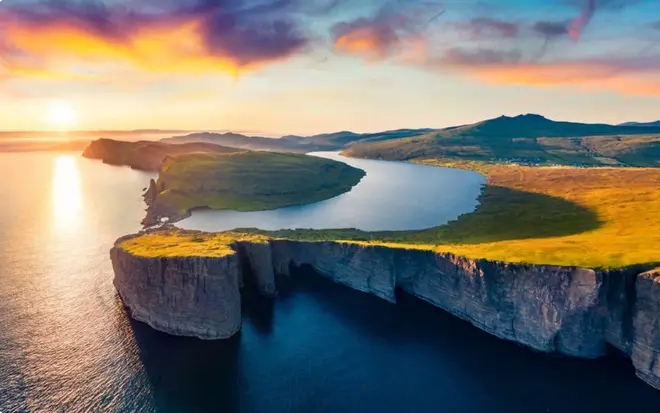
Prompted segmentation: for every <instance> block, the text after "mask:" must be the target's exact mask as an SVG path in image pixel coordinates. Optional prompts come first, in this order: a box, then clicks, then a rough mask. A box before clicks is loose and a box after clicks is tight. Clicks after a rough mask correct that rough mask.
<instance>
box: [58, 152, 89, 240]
mask: <svg viewBox="0 0 660 413" xmlns="http://www.w3.org/2000/svg"><path fill="white" fill-rule="evenodd" d="M54 168H55V169H54V172H53V185H52V202H53V204H52V205H53V216H54V218H55V224H56V225H57V226H58V227H59V228H67V227H69V226H70V225H72V224H73V223H74V222H75V221H76V220H77V218H78V217H79V214H80V212H81V210H82V193H81V190H80V173H79V171H78V164H77V162H76V160H75V158H74V157H73V156H68V155H67V156H64V155H63V156H59V157H58V158H56V159H55V166H54Z"/></svg>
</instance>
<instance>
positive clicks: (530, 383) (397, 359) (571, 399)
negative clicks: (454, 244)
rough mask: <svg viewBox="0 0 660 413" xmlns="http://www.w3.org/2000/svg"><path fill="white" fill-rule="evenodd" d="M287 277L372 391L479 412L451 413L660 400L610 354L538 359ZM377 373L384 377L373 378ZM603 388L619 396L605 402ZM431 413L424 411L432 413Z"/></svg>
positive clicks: (429, 308)
mask: <svg viewBox="0 0 660 413" xmlns="http://www.w3.org/2000/svg"><path fill="white" fill-rule="evenodd" d="M292 277H293V278H294V284H295V287H294V288H293V291H292V294H291V295H293V296H304V297H312V298H313V300H312V301H311V303H312V304H313V305H314V307H318V311H319V312H320V313H322V314H324V319H325V321H327V322H326V323H324V326H325V327H324V328H327V329H335V330H338V331H339V333H333V335H334V334H336V338H335V340H336V343H338V344H336V346H338V347H339V346H349V348H350V343H352V342H353V340H356V341H359V342H361V346H358V347H355V348H352V351H355V353H353V354H359V355H360V359H361V362H360V363H358V365H361V366H362V368H363V369H368V370H369V371H370V372H371V374H370V380H371V382H370V385H371V386H381V385H382V386H383V388H385V387H386V386H388V385H389V386H392V387H394V388H397V389H398V390H400V391H404V392H406V393H408V394H412V393H414V392H415V391H416V390H415V388H416V387H417V386H419V385H420V383H424V382H433V383H434V388H435V389H437V391H438V392H440V393H442V392H451V391H452V390H451V389H455V390H454V391H457V392H460V391H466V390H465V389H469V390H467V391H469V392H473V393H474V394H475V395H477V396H476V397H478V398H479V399H480V403H481V405H482V407H483V410H480V409H475V408H472V409H468V408H465V409H458V408H456V406H453V407H454V408H456V409H457V410H456V411H487V410H488V409H487V408H492V406H509V407H511V406H514V405H515V406H520V407H519V408H517V409H506V410H505V409H502V410H499V409H495V410H497V411H521V412H530V411H536V410H538V406H543V407H544V409H543V411H566V406H569V405H570V406H571V407H570V408H569V410H570V411H602V412H617V411H619V410H618V409H623V410H626V409H630V408H631V405H632V404H634V405H635V408H633V410H635V409H639V411H644V406H650V405H654V404H655V403H657V402H658V401H659V400H660V394H658V392H657V391H656V390H654V389H652V388H651V387H649V386H647V385H645V384H644V383H642V382H641V381H639V380H638V379H637V378H636V377H635V372H634V368H633V367H632V366H631V363H630V361H629V360H628V359H626V358H623V357H619V356H618V355H617V354H616V352H614V351H612V352H611V354H612V355H613V356H612V357H606V358H601V359H578V358H572V357H564V356H556V355H551V354H544V353H539V352H535V351H533V350H531V349H528V348H526V347H523V346H521V345H519V344H516V343H514V342H511V341H506V340H502V339H499V338H496V337H494V336H492V335H490V334H488V333H486V332H484V331H482V330H480V329H479V328H477V327H475V326H473V325H472V324H470V323H468V322H466V321H464V320H460V319H458V318H457V317H455V316H453V315H451V314H449V313H447V312H445V311H444V310H442V309H440V308H438V307H435V306H433V305H431V304H429V303H427V302H425V301H423V300H421V299H419V298H417V297H414V296H412V295H410V294H408V293H406V292H404V291H401V290H397V292H396V297H397V304H391V303H388V302H386V301H384V300H382V299H380V298H377V297H374V296H370V295H368V294H366V293H362V292H359V291H355V290H351V289H350V287H346V286H343V285H340V284H336V283H334V282H333V281H331V280H329V279H327V278H325V277H323V276H322V275H319V274H318V273H315V272H314V271H313V270H312V269H311V267H309V266H301V267H297V268H293V270H292ZM337 325H341V328H337V327H336V326H337ZM346 342H348V343H349V344H346ZM360 350H363V351H360ZM381 365H385V366H387V369H386V371H387V372H388V373H389V375H388V374H387V373H383V374H382V377H381V375H379V374H378V373H374V372H378V371H381V370H379V366H381ZM365 366H366V367H365ZM392 372H396V373H395V374H392ZM393 376H401V377H402V378H401V379H394V378H393ZM381 380H382V382H381ZM382 383H386V384H382ZM392 383H395V384H392ZM539 383H542V384H539ZM604 388H616V389H619V390H618V391H617V392H612V394H610V393H608V394H607V396H606V397H604V396H603V389H604ZM624 389H625V390H624ZM557 394H561V395H562V397H556V395H557ZM633 395H634V396H633ZM427 398H428V399H435V395H431V394H427ZM512 400H515V402H514V403H512V402H511V401H512ZM437 401H438V400H437V399H436V402H437ZM437 405H438V404H436V405H435V406H434V408H433V409H431V408H429V409H427V410H423V411H434V410H437ZM525 406H526V407H525ZM535 408H536V410H535ZM410 410H411V411H413V410H415V409H410ZM450 410H451V409H450ZM420 411H421V410H420ZM452 411H454V410H452Z"/></svg>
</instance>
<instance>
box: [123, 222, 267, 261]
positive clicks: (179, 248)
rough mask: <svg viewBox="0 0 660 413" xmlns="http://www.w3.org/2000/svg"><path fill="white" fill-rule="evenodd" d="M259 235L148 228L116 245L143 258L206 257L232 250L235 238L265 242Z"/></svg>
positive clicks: (231, 252) (232, 252)
mask: <svg viewBox="0 0 660 413" xmlns="http://www.w3.org/2000/svg"><path fill="white" fill-rule="evenodd" d="M267 239H268V238H267V237H264V236H261V235H252V234H239V233H235V232H219V233H207V232H199V231H185V230H179V229H168V230H165V231H155V232H148V233H145V234H142V235H139V236H137V237H135V238H130V239H128V240H124V241H122V242H121V243H120V244H119V245H118V247H120V248H122V249H124V250H125V251H127V252H129V253H131V254H133V255H137V256H140V257H146V258H164V257H168V258H175V257H182V258H184V257H210V258H221V257H225V256H227V255H231V254H234V249H233V248H232V245H233V243H234V242H236V241H249V242H254V243H259V242H266V240H267Z"/></svg>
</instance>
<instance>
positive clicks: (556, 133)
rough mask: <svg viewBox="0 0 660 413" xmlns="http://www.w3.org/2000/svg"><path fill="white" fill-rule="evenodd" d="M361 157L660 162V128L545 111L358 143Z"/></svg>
mask: <svg viewBox="0 0 660 413" xmlns="http://www.w3.org/2000/svg"><path fill="white" fill-rule="evenodd" d="M346 154H347V155H349V156H354V157H358V158H372V159H387V160H409V159H424V158H459V159H467V160H489V161H505V162H516V163H533V164H562V165H628V166H660V128H653V127H648V128H640V127H634V126H614V125H605V124H584V123H572V122H555V121H552V120H550V119H547V118H545V117H543V116H539V115H521V116H516V117H506V116H502V117H499V118H496V119H490V120H487V121H483V122H479V123H475V124H472V125H464V126H458V127H453V128H447V129H443V130H437V131H433V132H430V133H427V134H424V135H420V136H416V137H413V138H403V139H394V140H388V141H385V142H375V143H362V142H360V143H357V144H356V145H353V146H352V147H350V148H349V149H348V150H347V151H346Z"/></svg>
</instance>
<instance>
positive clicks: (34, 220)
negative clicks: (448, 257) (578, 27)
mask: <svg viewBox="0 0 660 413" xmlns="http://www.w3.org/2000/svg"><path fill="white" fill-rule="evenodd" d="M395 165H397V166H396V168H403V169H405V168H404V167H405V166H406V165H405V164H403V167H402V166H401V165H402V164H395ZM410 167H411V168H420V167H419V166H415V165H410ZM423 168H430V167H423ZM425 170H426V169H423V170H420V171H425ZM383 171H384V173H385V174H386V175H384V176H382V177H380V178H379V179H383V180H386V179H396V177H392V176H391V175H390V174H389V173H388V172H387V171H388V169H387V168H386V167H385V169H383ZM429 171H430V170H429ZM401 173H405V171H402V169H397V172H396V175H398V174H401ZM431 173H434V172H431ZM0 174H1V175H0V176H2V180H0V199H2V200H3V202H2V204H0V411H1V412H2V413H15V412H39V413H41V412H74V413H78V412H120V413H129V412H130V413H132V412H139V413H143V412H158V413H181V412H219V411H222V412H228V413H234V412H256V413H261V412H265V413H271V412H278V413H279V412H284V413H310V412H320V413H326V412H327V413H331V412H343V413H353V412H355V413H363V412H370V411H379V412H385V413H388V412H392V413H395V412H396V413H399V412H415V413H427V412H429V413H430V412H444V413H454V412H456V413H458V412H479V413H518V412H520V413H523V412H524V413H529V412H534V413H536V412H562V413H563V412H573V411H578V412H595V411H597V412H599V413H608V412H612V413H621V412H622V411H631V412H651V411H656V410H657V406H659V405H660V392H659V391H656V390H653V389H652V388H650V387H649V386H647V385H645V384H644V383H642V382H641V381H639V380H637V379H636V378H635V375H634V371H633V369H632V366H631V365H630V362H629V361H627V360H624V359H620V358H618V357H612V358H607V359H602V360H591V361H589V360H576V359H571V358H563V357H551V356H547V355H543V354H538V353H534V352H532V351H530V350H528V349H526V348H522V347H520V346H517V345H515V344H512V343H508V342H504V341H502V340H498V339H496V338H493V337H491V336H489V335H487V334H485V333H483V332H481V331H479V330H478V329H476V328H474V327H472V326H470V325H468V324H466V323H464V322H461V321H459V320H457V319H456V318H454V317H452V316H450V315H448V314H446V313H445V312H443V311H441V310H439V309H437V308H435V307H432V306H430V305H428V304H425V303H423V302H421V301H420V300H417V299H415V298H413V297H410V296H407V295H401V296H400V297H399V303H398V304H397V305H392V304H389V303H387V302H385V301H383V300H380V299H378V298H376V297H372V296H369V295H365V294H362V293H359V292H356V291H353V290H350V289H348V288H346V287H343V286H339V285H336V284H333V283H331V282H329V281H327V280H325V279H323V278H321V277H318V276H316V275H315V274H313V273H311V272H310V271H308V270H305V269H301V270H298V271H295V272H294V274H293V277H292V278H291V279H290V280H289V282H287V283H286V284H285V285H284V286H283V288H282V292H281V294H280V296H279V297H277V299H275V300H274V301H271V300H267V299H263V298H259V297H255V296H251V295H247V296H246V299H245V300H244V318H243V330H242V332H241V333H240V334H239V335H237V336H236V337H234V338H233V339H230V340H226V341H212V342H210V341H201V340H196V339H190V338H181V337H172V336H168V335H166V334H163V333H159V332H157V331H154V330H152V329H151V328H149V327H148V326H146V325H144V324H141V323H137V322H133V321H131V320H130V319H129V318H128V316H127V315H126V313H125V311H124V309H123V307H122V305H121V302H120V300H119V298H118V297H117V294H116V292H115V289H114V287H113V285H112V278H113V273H112V268H111V265H110V260H109V257H108V251H109V249H110V247H111V245H112V243H113V242H114V240H115V239H116V238H117V237H119V236H121V235H124V234H127V233H131V232H135V231H137V230H139V229H140V225H139V222H140V219H141V218H142V217H143V214H144V211H143V210H144V204H143V203H142V199H141V196H140V195H141V191H142V188H144V187H145V186H147V184H148V182H149V179H150V178H151V177H153V175H152V174H148V173H143V172H137V171H133V170H131V169H128V168H121V167H112V166H108V165H104V164H102V163H100V162H95V161H90V160H87V159H83V158H81V157H79V156H78V155H77V154H72V153H67V154H62V153H60V154H56V153H20V154H0ZM372 174H373V173H372ZM424 182H425V183H426V186H424V185H417V183H415V185H417V186H416V187H418V188H421V189H423V190H424V192H437V188H435V187H434V186H433V185H432V184H431V183H430V181H428V180H425V181H422V183H424ZM470 182H472V181H470ZM475 184H478V183H475ZM445 195H446V196H447V197H451V196H452V194H449V193H446V194H445ZM420 196H426V195H425V194H420ZM389 197H390V198H391V200H392V203H394V204H396V202H398V201H397V200H396V199H395V198H397V197H400V194H399V193H398V192H394V193H390V194H389ZM435 199H441V198H435ZM386 201H387V200H385V202H386ZM370 205H372V206H373V205H374V204H370ZM373 209H375V208H373ZM406 212H407V211H401V217H405V216H406Z"/></svg>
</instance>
